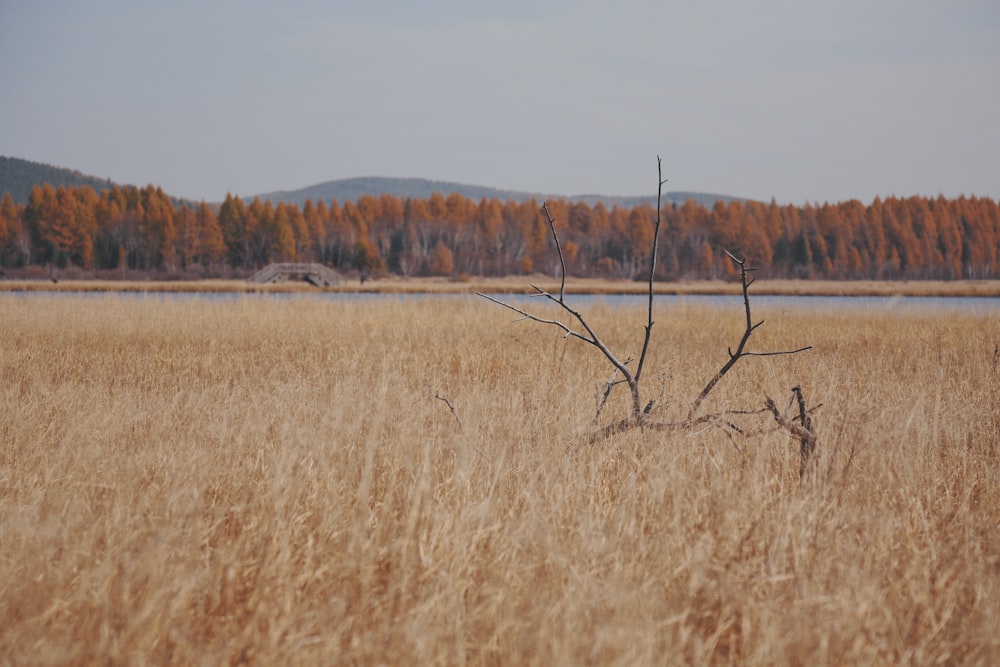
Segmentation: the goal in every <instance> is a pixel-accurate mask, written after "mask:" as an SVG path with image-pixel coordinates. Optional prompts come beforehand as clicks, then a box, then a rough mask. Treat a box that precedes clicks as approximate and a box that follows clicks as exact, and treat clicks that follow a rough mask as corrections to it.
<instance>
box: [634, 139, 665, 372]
mask: <svg viewBox="0 0 1000 667" xmlns="http://www.w3.org/2000/svg"><path fill="white" fill-rule="evenodd" d="M656 175H657V181H659V185H657V187H656V224H655V225H654V226H653V249H652V250H651V251H650V253H649V309H648V313H647V316H646V336H645V338H644V339H643V341H642V353H641V354H640V355H639V365H638V366H637V367H636V369H635V381H636V382H638V381H639V379H640V378H641V377H642V369H643V367H644V366H645V363H646V352H647V351H648V350H649V339H650V336H651V335H652V333H653V278H654V276H655V275H656V250H657V246H658V245H659V243H660V223H661V221H662V219H663V209H662V206H661V204H660V200H661V198H662V196H663V184H664V183H666V182H667V181H666V179H664V178H663V160H662V159H660V156H659V155H657V156H656Z"/></svg>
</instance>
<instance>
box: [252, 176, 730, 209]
mask: <svg viewBox="0 0 1000 667" xmlns="http://www.w3.org/2000/svg"><path fill="white" fill-rule="evenodd" d="M435 192H440V193H441V194H443V195H446V196H447V195H449V194H451V193H453V192H457V193H458V194H460V195H462V196H463V197H467V198H469V199H474V200H479V199H482V198H484V197H485V198H486V199H494V198H495V199H498V200H500V201H507V200H513V201H527V200H529V199H535V200H536V201H538V202H542V201H544V200H548V199H565V200H567V201H573V202H577V201H579V202H584V203H586V204H588V205H590V206H593V205H595V204H596V203H597V202H599V201H600V202H603V203H604V205H605V206H607V207H608V208H611V207H612V206H616V205H617V206H627V207H631V206H636V205H638V204H641V203H650V204H653V205H654V206H655V205H656V196H655V195H652V196H644V197H638V196H637V197H611V196H606V195H572V196H567V195H552V194H541V193H538V192H522V191H519V190H499V189H497V188H491V187H486V186H483V185H466V184H463V183H453V182H450V181H432V180H428V179H426V178H383V177H378V176H370V177H362V178H344V179H340V180H336V181H326V182H325V183H317V184H316V185H310V186H309V187H305V188H301V189H299V190H278V191H275V192H267V193H264V194H259V195H256V197H257V198H259V199H260V200H261V201H270V202H271V203H272V204H277V203H279V202H285V203H288V204H295V205H297V206H302V204H304V203H305V201H306V199H311V200H313V201H314V202H315V201H319V200H320V199H322V200H323V201H326V202H329V201H330V200H331V199H334V198H336V199H337V201H339V202H341V203H343V202H345V201H356V200H357V199H358V197H361V196H363V195H374V196H379V195H383V194H387V195H393V196H395V197H398V198H400V199H407V198H412V199H426V198H427V197H430V196H431V195H432V194H434V193H435ZM244 199H245V200H246V201H247V202H250V201H252V200H253V199H254V197H245V198H244ZM688 199H693V200H694V201H696V202H697V203H699V204H703V205H705V206H707V207H709V208H711V207H712V205H713V204H715V202H716V201H717V200H720V199H721V200H722V201H724V202H730V201H746V200H745V199H743V198H741V197H732V196H729V195H716V194H708V193H704V192H665V193H664V194H663V203H664V204H668V203H677V204H683V203H684V202H685V201H686V200H688Z"/></svg>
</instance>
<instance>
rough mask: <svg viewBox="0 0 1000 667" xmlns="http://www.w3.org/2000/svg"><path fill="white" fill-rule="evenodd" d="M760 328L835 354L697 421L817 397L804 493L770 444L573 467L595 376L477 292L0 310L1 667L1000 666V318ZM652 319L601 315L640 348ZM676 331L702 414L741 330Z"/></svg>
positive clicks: (26, 303) (737, 390)
mask: <svg viewBox="0 0 1000 667" xmlns="http://www.w3.org/2000/svg"><path fill="white" fill-rule="evenodd" d="M760 311H761V312H760V315H761V316H763V317H768V318H769V319H768V322H769V326H768V328H767V329H766V330H764V331H762V332H761V340H760V344H761V345H766V346H768V347H774V348H781V347H786V346H789V345H794V344H795V341H798V340H802V339H803V338H804V339H806V340H809V341H810V342H811V343H813V344H814V346H815V351H814V353H813V354H812V356H811V358H810V359H808V360H805V359H803V360H802V361H801V363H800V362H798V361H792V362H789V361H788V360H787V359H783V360H780V361H775V362H771V361H768V360H762V361H761V363H758V364H753V365H749V366H747V368H745V369H744V372H743V373H741V374H740V375H739V377H738V378H736V379H735V380H734V381H733V382H732V384H729V383H727V384H726V385H725V386H720V387H719V388H718V390H717V392H715V393H713V395H712V397H711V398H710V399H709V401H710V402H713V404H714V403H718V404H720V405H725V404H726V403H727V402H730V401H731V399H732V397H733V396H741V395H745V394H746V393H748V392H751V393H752V392H759V391H760V388H761V387H766V386H791V385H792V383H794V382H795V381H799V380H801V381H802V382H803V384H804V385H806V386H809V387H811V388H813V389H811V392H810V396H811V399H812V400H814V401H816V402H822V403H824V404H825V406H826V407H825V408H824V419H823V428H824V431H823V433H822V436H821V437H822V440H823V445H824V446H823V447H822V448H821V449H820V450H818V451H817V452H816V460H815V462H814V463H815V475H814V476H813V478H812V481H811V483H810V484H806V485H800V484H799V482H798V460H799V452H798V451H797V446H796V443H792V442H790V441H789V439H788V438H787V436H786V435H783V434H773V435H767V436H765V437H764V442H763V443H762V444H761V445H760V446H755V447H753V448H748V449H747V450H746V451H744V452H743V453H742V454H739V453H737V452H735V451H734V450H733V449H732V448H728V447H720V446H718V445H719V443H720V438H722V437H723V436H722V435H721V434H720V433H719V432H718V431H717V430H709V431H705V432H695V433H691V434H685V435H683V436H680V435H677V434H665V433H650V432H640V431H635V432H631V433H628V434H625V435H623V436H622V437H620V438H616V439H615V441H614V443H613V444H612V445H611V446H607V447H601V448H583V449H579V450H573V451H572V453H571V454H569V455H567V453H566V448H565V445H566V444H567V442H568V441H571V440H573V439H574V438H575V433H574V429H575V428H577V425H580V424H586V423H587V420H588V417H589V416H590V414H589V412H590V410H589V406H586V405H579V404H578V403H579V402H578V401H577V400H576V397H578V396H580V395H581V393H585V392H586V391H587V389H588V387H592V386H593V382H594V381H595V378H600V377H601V376H602V375H604V374H605V373H604V369H603V367H602V365H601V364H600V363H599V360H595V359H593V358H592V357H591V355H589V354H587V351H586V350H583V349H580V346H573V345H569V344H567V343H566V342H565V341H561V340H559V338H558V336H555V335H553V336H552V345H553V346H554V350H555V353H554V354H552V355H551V357H545V358H543V359H541V360H539V357H538V355H537V351H536V349H535V348H534V345H535V344H536V339H537V332H531V331H527V330H525V329H524V326H523V323H522V324H510V325H500V326H497V325H496V322H495V319H493V318H484V317H483V316H482V305H481V304H479V303H477V302H474V301H472V300H470V299H454V300H445V301H442V302H435V306H434V307H433V308H429V307H428V306H427V304H426V302H420V301H399V302H393V303H367V304H357V303H326V302H316V301H314V300H290V301H276V300H267V299H257V298H245V299H239V300H235V301H231V302H207V301H198V300H178V301H161V300H157V299H131V298H121V297H108V298H98V299H74V298H60V297H46V298H45V299H31V298H21V297H2V296H0V340H2V341H3V344H2V345H0V378H2V382H0V438H2V442H3V447H2V448H0V655H2V656H4V659H5V660H6V661H9V662H10V663H12V664H23V663H31V664H89V663H97V662H101V663H108V662H111V663H142V664H155V663H190V664H220V663H235V662H240V661H246V662H250V663H255V664H285V663H293V664H301V663H312V664H316V663H319V664H324V663H342V664H359V665H375V664H395V663H410V664H415V663H416V664H433V663H437V664H498V663H499V664H523V663H532V664H582V663H590V664H601V665H624V664H629V665H642V664H650V665H652V664H656V665H662V664H691V663H698V664H732V663H739V664H746V665H764V664H768V665H769V664H775V663H809V664H860V663H867V664H872V663H877V664H900V663H914V664H931V663H936V662H944V663H949V664H991V663H997V662H998V661H1000V643H998V640H997V637H996V632H995V630H996V628H997V627H998V626H1000V537H998V533H997V531H996V526H997V524H998V523H1000V492H998V489H1000V466H998V465H997V460H998V458H997V457H998V456H1000V449H998V445H997V443H998V442H1000V389H998V388H997V383H996V381H995V380H996V376H995V371H994V370H993V368H992V355H993V350H994V349H995V346H996V344H997V339H996V332H997V331H998V330H1000V321H998V318H997V316H995V315H982V316H960V315H959V316H956V315H948V316H947V317H942V316H936V315H934V314H932V313H927V312H916V311H914V312H904V313H892V314H889V313H884V312H864V311H861V310H849V309H838V310H829V311H822V312H815V313H807V312H801V311H785V312H782V313H781V314H780V317H774V316H772V313H769V312H768V311H767V309H765V308H761V309H760ZM637 313H638V316H639V317H641V316H642V311H637ZM637 313H632V314H631V315H629V316H627V317H625V318H620V317H619V316H618V315H617V313H616V311H615V310H614V309H612V308H610V307H601V308H597V309H595V310H594V311H593V312H592V313H591V316H592V317H593V319H594V321H595V323H596V324H597V325H599V326H601V327H602V330H604V331H606V332H607V334H606V335H607V336H608V339H609V344H620V343H621V342H622V341H624V340H628V338H629V337H630V336H632V335H633V332H632V331H631V330H629V329H628V327H624V326H621V325H619V324H618V322H619V321H620V320H621V319H625V320H628V321H634V317H635V316H636V314H637ZM658 321H659V324H657V327H658V328H659V332H658V335H662V336H664V337H667V338H669V339H671V340H678V341H681V343H680V344H679V345H677V346H676V347H672V348H669V349H663V350H652V351H651V354H650V357H649V359H648V360H647V366H648V369H649V370H648V371H647V372H648V373H653V374H656V373H658V372H660V371H661V370H662V369H665V368H689V369H690V371H685V372H683V373H678V374H676V375H674V376H671V377H669V378H668V379H667V382H668V383H669V384H670V386H671V388H675V389H676V390H677V391H678V392H679V393H680V394H682V395H691V394H692V392H697V391H698V389H699V388H700V384H701V382H702V381H703V378H704V376H705V373H706V371H711V370H712V369H714V368H717V367H718V358H717V356H718V354H717V351H718V350H720V349H724V348H725V345H726V343H727V341H728V340H730V339H731V338H732V335H733V330H734V329H735V326H736V325H734V324H733V322H732V321H731V317H730V314H729V313H727V312H723V311H721V310H717V309H713V308H707V307H705V308H701V307H694V306H679V307H677V308H675V309H673V310H671V312H669V313H666V314H664V315H663V316H660V317H658ZM712 332H717V333H712ZM680 359H683V360H685V363H684V364H678V363H677V362H678V360H680ZM554 371H558V372H554ZM553 377H558V381H557V384H552V382H553V381H551V380H550V379H551V378H553ZM525 378H528V380H527V381H526V380H525ZM428 384H431V385H432V386H433V387H441V388H442V391H445V390H446V393H447V395H448V396H449V397H452V398H455V399H456V401H457V402H459V403H460V405H461V409H462V412H461V416H462V422H463V427H462V428H458V426H457V424H456V422H455V419H454V417H453V416H452V415H451V414H448V410H446V409H442V405H441V402H440V401H438V400H435V399H434V397H433V396H430V395H428V393H427V385H428ZM887 396H892V400H886V397H887ZM619 399H621V400H624V399H625V397H624V396H621V397H612V399H611V400H619ZM553 408H554V409H553ZM685 408H686V406H666V407H665V408H664V409H665V410H667V411H670V410H673V411H674V412H675V413H677V414H680V416H682V414H681V413H682V412H683V410H684V409H685ZM510 415H517V418H516V419H514V420H512V419H510ZM650 438H656V439H658V440H659V441H660V442H659V443H658V446H655V447H650V446H649V444H650V443H649V439H650Z"/></svg>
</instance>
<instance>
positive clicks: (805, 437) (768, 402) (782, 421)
mask: <svg viewBox="0 0 1000 667" xmlns="http://www.w3.org/2000/svg"><path fill="white" fill-rule="evenodd" d="M792 394H794V397H795V401H796V402H797V403H798V408H799V414H798V416H797V417H795V418H794V419H789V418H788V417H786V416H785V415H783V414H781V412H779V411H778V406H777V405H775V403H774V400H773V399H772V398H771V397H770V396H768V395H767V394H764V399H765V400H764V406H765V407H766V408H767V410H768V411H769V412H770V413H771V415H772V416H773V417H774V421H776V422H777V423H778V425H779V426H781V427H782V428H783V429H785V430H786V431H788V432H789V433H791V434H792V435H793V436H795V437H796V438H798V439H799V443H800V447H799V477H804V476H805V474H806V465H807V464H808V463H809V458H810V456H812V453H813V452H814V451H815V450H816V433H815V431H814V429H813V426H812V419H811V418H810V416H809V413H810V412H811V411H810V410H806V401H805V398H803V396H802V388H801V387H799V386H795V387H792ZM796 422H798V423H796Z"/></svg>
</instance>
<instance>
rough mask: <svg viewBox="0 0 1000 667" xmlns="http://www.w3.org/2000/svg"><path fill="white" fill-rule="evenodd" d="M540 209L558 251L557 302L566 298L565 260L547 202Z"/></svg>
mask: <svg viewBox="0 0 1000 667" xmlns="http://www.w3.org/2000/svg"><path fill="white" fill-rule="evenodd" d="M542 210H543V211H545V217H546V218H548V221H549V229H550V230H552V240H553V241H554V242H555V244H556V250H557V251H558V252H559V266H560V268H561V271H560V272H559V279H560V280H559V303H562V302H563V300H564V299H565V298H566V260H565V259H563V251H562V244H560V243H559V236H558V235H557V234H556V221H555V220H554V219H553V218H552V214H551V213H549V203H548V202H544V203H543V204H542Z"/></svg>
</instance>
